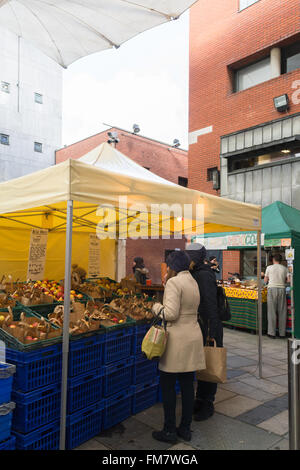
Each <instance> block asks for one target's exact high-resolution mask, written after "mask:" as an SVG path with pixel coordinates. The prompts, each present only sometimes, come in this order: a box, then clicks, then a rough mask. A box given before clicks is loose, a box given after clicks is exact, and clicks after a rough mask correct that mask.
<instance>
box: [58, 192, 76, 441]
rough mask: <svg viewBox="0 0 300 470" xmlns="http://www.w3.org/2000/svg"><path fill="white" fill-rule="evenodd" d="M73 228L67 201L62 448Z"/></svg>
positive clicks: (62, 419)
mask: <svg viewBox="0 0 300 470" xmlns="http://www.w3.org/2000/svg"><path fill="white" fill-rule="evenodd" d="M72 228H73V201H68V203H67V227H66V255H65V283H64V325H63V342H62V380H61V408H60V410H61V411H60V442H59V448H60V450H65V445H66V415H67V391H68V356H69V323H70V303H71V302H70V291H71V263H72Z"/></svg>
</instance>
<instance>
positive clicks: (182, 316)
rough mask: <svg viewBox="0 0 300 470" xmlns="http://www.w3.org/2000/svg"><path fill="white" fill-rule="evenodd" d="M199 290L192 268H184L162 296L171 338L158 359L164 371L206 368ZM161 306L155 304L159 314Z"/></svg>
mask: <svg viewBox="0 0 300 470" xmlns="http://www.w3.org/2000/svg"><path fill="white" fill-rule="evenodd" d="M199 303H200V293H199V288H198V284H197V282H196V281H195V280H194V278H193V276H192V275H191V274H190V272H189V271H182V272H180V273H178V274H177V276H175V277H172V278H171V279H169V280H168V281H167V283H166V287H165V293H164V298H163V306H164V312H165V319H166V321H167V331H168V341H167V346H166V350H165V352H164V354H163V356H162V357H161V359H160V362H159V369H160V370H161V371H164V372H174V373H176V372H193V371H196V370H202V369H205V356H204V348H203V339H202V333H201V329H200V326H199V323H198V321H197V311H198V306H199ZM161 307H162V305H161V304H160V303H156V304H154V306H153V311H154V313H155V314H158V313H159V311H160V309H161Z"/></svg>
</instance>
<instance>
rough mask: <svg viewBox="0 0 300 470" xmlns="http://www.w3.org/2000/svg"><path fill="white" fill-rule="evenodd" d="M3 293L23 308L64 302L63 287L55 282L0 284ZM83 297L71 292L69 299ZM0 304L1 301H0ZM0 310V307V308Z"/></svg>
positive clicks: (46, 280) (73, 291)
mask: <svg viewBox="0 0 300 470" xmlns="http://www.w3.org/2000/svg"><path fill="white" fill-rule="evenodd" d="M1 287H2V289H1V290H3V292H4V293H6V294H7V295H8V294H10V295H11V297H12V298H13V299H14V300H15V301H18V302H19V303H21V304H22V305H25V306H32V305H40V304H51V303H53V302H54V301H56V302H63V301H64V286H63V285H61V284H60V283H59V282H57V281H48V279H45V280H44V281H31V282H18V283H7V284H3V283H2V284H1ZM82 298H83V295H82V294H81V293H76V292H75V290H72V291H71V295H70V299H71V301H72V300H75V299H78V300H81V299H82ZM0 302H1V301H0ZM0 308H1V307H0Z"/></svg>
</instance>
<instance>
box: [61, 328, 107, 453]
mask: <svg viewBox="0 0 300 470" xmlns="http://www.w3.org/2000/svg"><path fill="white" fill-rule="evenodd" d="M104 343H105V334H104V333H102V334H100V332H99V334H95V335H92V336H87V337H83V338H80V339H76V340H72V341H70V350H69V369H68V396H67V432H66V448H67V449H74V448H75V447H78V446H79V445H80V444H82V443H83V442H85V441H87V440H89V439H91V438H92V437H94V436H96V435H97V434H99V433H100V432H101V429H102V424H103V409H104V400H103V386H104V383H103V381H104V377H103V373H104V369H103V355H104Z"/></svg>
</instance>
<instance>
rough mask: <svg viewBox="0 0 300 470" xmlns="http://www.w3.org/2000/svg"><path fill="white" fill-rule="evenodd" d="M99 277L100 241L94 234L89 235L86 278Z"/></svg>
mask: <svg viewBox="0 0 300 470" xmlns="http://www.w3.org/2000/svg"><path fill="white" fill-rule="evenodd" d="M99 276H100V240H99V238H98V237H97V235H96V234H95V233H90V244H89V269H88V277H99Z"/></svg>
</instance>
